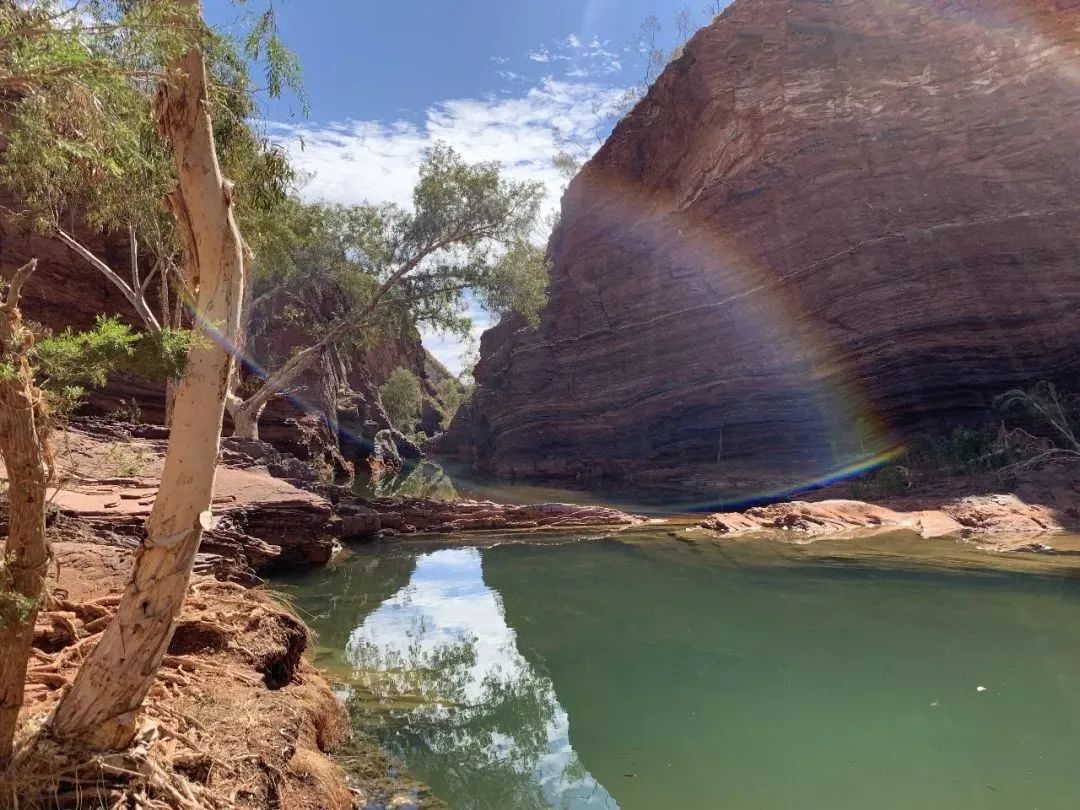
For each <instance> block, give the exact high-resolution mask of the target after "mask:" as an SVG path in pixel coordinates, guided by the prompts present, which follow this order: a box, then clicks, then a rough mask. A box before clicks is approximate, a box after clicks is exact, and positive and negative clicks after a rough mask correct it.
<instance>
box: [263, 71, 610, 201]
mask: <svg viewBox="0 0 1080 810" xmlns="http://www.w3.org/2000/svg"><path fill="white" fill-rule="evenodd" d="M622 92H623V91H622V89H621V88H618V87H606V86H602V85H598V84H595V83H591V82H581V81H576V82H575V81H561V80H556V79H553V78H545V79H543V80H541V81H540V83H539V84H537V85H536V86H534V87H530V88H528V89H523V92H521V93H520V94H518V95H514V96H511V97H486V98H460V99H450V100H447V101H443V102H439V103H438V104H434V105H432V106H431V107H429V108H428V109H427V110H426V111H425V112H424V115H423V120H422V121H421V122H420V123H413V122H409V121H396V122H384V121H363V120H348V121H341V122H335V123H330V124H325V125H320V124H291V123H275V122H271V123H270V124H268V129H269V133H270V135H271V136H272V137H273V138H274V139H275V140H277V141H280V142H281V143H283V144H284V145H285V146H286V148H287V149H289V151H290V153H291V156H292V158H293V161H294V163H295V164H296V165H297V166H298V167H299V168H300V169H301V170H303V171H304V172H305V173H307V174H310V175H311V180H310V182H309V183H308V184H307V185H306V186H305V188H304V189H303V192H302V193H303V195H304V196H305V197H307V198H309V199H322V200H330V201H334V202H343V203H356V202H360V201H363V200H369V201H372V202H382V201H391V202H396V203H399V204H401V205H408V204H409V202H410V200H411V197H412V188H413V185H414V184H415V183H416V178H417V170H418V167H419V165H420V162H421V160H422V159H423V153H424V150H425V149H427V148H429V147H430V146H432V145H433V144H434V143H435V142H436V141H445V142H447V143H449V144H450V145H451V146H453V147H454V148H455V149H457V150H458V151H459V152H460V153H461V154H462V155H463V156H464V157H465V158H466V159H467V160H473V161H476V160H497V161H499V162H500V163H501V164H502V166H503V170H504V173H505V174H506V175H507V176H508V177H511V178H513V179H516V180H539V181H540V182H542V183H544V184H545V185H546V186H547V187H548V189H549V195H548V206H549V207H550V208H553V207H554V206H555V202H556V195H557V194H558V193H559V191H558V190H559V188H560V186H561V180H560V178H559V174H558V172H557V171H556V170H555V169H554V167H553V166H552V165H551V159H552V156H553V155H555V154H556V153H557V152H558V151H559V141H558V137H557V135H556V132H557V133H558V134H559V136H561V137H563V138H570V139H575V140H578V141H582V142H588V141H590V140H594V136H593V131H594V129H595V127H596V121H597V115H598V114H601V113H603V114H606V113H607V112H609V111H610V110H613V109H615V107H616V106H617V104H618V102H619V99H620V97H621V94H622Z"/></svg>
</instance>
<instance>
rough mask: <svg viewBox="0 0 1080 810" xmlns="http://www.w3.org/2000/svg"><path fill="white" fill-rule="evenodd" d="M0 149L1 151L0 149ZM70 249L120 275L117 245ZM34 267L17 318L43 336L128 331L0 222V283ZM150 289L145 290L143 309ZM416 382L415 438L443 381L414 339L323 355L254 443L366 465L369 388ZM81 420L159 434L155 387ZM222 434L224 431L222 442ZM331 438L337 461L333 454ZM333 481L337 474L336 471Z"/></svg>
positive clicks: (86, 271) (275, 341)
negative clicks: (103, 321) (121, 419)
mask: <svg viewBox="0 0 1080 810" xmlns="http://www.w3.org/2000/svg"><path fill="white" fill-rule="evenodd" d="M0 146H2V144H0ZM0 208H4V209H10V210H17V209H18V204H17V202H16V201H14V200H12V199H11V197H10V195H8V194H6V193H5V192H4V191H3V190H2V189H0ZM76 230H77V231H78V233H79V236H80V239H82V240H83V241H84V243H85V244H86V245H87V246H88V247H89V248H90V249H91V250H93V251H94V252H95V253H96V254H97V255H99V256H101V257H102V258H103V259H104V260H105V261H107V262H108V263H109V264H110V265H111V266H113V267H114V268H117V269H118V270H119V271H120V272H121V274H122V275H123V274H126V272H127V269H128V267H129V250H128V246H127V237H126V235H125V236H124V237H123V238H121V237H120V236H119V235H114V234H95V233H91V232H88V231H86V230H84V229H82V228H76ZM31 258H37V259H38V270H37V272H35V273H34V275H33V276H31V278H30V281H29V282H28V283H27V285H26V288H25V291H24V294H23V297H22V301H23V306H22V309H23V311H24V313H25V314H26V316H27V317H28V318H30V319H32V320H33V321H35V322H37V323H39V324H42V325H43V326H45V327H47V328H48V329H50V330H53V331H61V330H63V329H65V328H67V327H69V326H70V327H71V328H73V329H76V330H80V329H87V328H90V327H91V326H93V324H94V319H95V317H96V316H98V315H109V316H118V317H119V318H120V319H121V320H122V321H124V322H126V323H129V324H131V325H132V326H134V327H135V328H137V329H141V328H142V325H141V323H140V322H139V321H138V318H137V317H136V315H135V313H134V312H133V311H132V309H131V306H130V304H129V303H128V302H127V300H126V299H125V298H124V297H123V295H121V294H120V292H119V291H118V290H117V289H116V288H115V287H114V286H113V285H112V284H111V283H110V282H109V281H108V280H107V279H105V277H104V276H102V275H101V274H100V273H98V272H97V271H96V270H94V269H93V268H92V267H90V266H89V265H88V264H87V263H86V262H85V261H84V260H83V259H82V258H81V257H79V256H77V255H76V254H75V253H74V252H72V251H71V250H69V249H68V248H67V247H66V246H65V245H63V244H62V243H61V242H59V241H57V240H55V239H50V238H47V237H44V236H41V235H39V234H36V233H34V232H32V231H31V230H29V229H27V228H25V227H22V226H20V225H18V224H16V223H14V222H12V221H11V220H9V219H8V218H7V217H3V216H0V276H3V277H4V278H8V277H10V275H11V274H12V273H13V272H14V270H15V269H16V268H17V267H19V266H21V265H22V264H24V263H25V262H27V261H29V260H30V259H31ZM155 292H156V285H152V287H151V302H152V305H153V307H154V309H155V312H156V311H157V302H156V299H154V298H153V295H154V293H155ZM299 344H300V336H299V335H298V334H296V333H293V332H290V331H289V330H283V329H274V330H268V333H267V334H265V335H264V334H257V335H256V336H255V337H254V338H253V339H252V341H251V345H250V349H249V352H250V357H251V358H253V359H254V360H255V361H256V362H257V363H258V364H260V365H266V364H267V361H268V359H270V358H277V359H278V360H280V358H282V357H288V356H289V354H290V353H291V352H292V351H294V350H295V348H296V347H297V346H298V345H299ZM399 366H404V367H405V368H407V369H409V370H410V371H412V372H413V373H414V374H416V375H417V376H418V377H419V378H420V379H421V381H422V383H423V387H424V392H425V395H426V401H425V410H424V420H423V421H424V424H423V425H422V427H423V429H424V430H426V431H427V432H428V433H429V434H431V433H434V432H435V431H436V430H437V429H438V428H439V424H440V420H441V418H442V417H441V414H440V413H438V412H437V411H436V410H435V409H434V407H433V406H432V402H433V401H434V400H435V398H436V391H435V386H437V385H438V383H439V382H440V381H441V380H442V379H443V378H444V377H445V376H447V372H446V370H445V369H444V368H442V366H441V365H440V364H439V363H438V362H437V361H435V360H434V359H433V358H432V357H431V356H430V355H429V354H428V353H427V352H426V351H425V350H424V347H423V345H422V343H421V341H420V336H419V334H417V333H415V332H414V333H411V334H406V335H404V336H402V337H401V338H400V339H398V340H391V341H385V342H383V343H381V344H379V345H376V346H374V347H372V348H371V349H368V350H367V351H366V352H351V353H350V352H336V351H331V352H328V353H327V354H326V355H325V356H324V357H323V358H322V360H321V362H320V363H319V364H318V365H317V366H316V367H315V368H314V369H312V371H311V372H310V373H308V374H307V375H305V376H304V377H303V378H302V379H301V380H300V383H299V384H298V385H297V386H295V387H294V390H292V391H291V392H290V395H289V396H288V397H282V398H279V399H276V400H274V401H273V402H272V403H271V404H270V405H269V406H268V407H267V410H266V412H265V413H264V415H263V418H262V420H261V422H260V436H261V437H262V438H264V439H266V440H267V441H269V442H271V443H272V444H274V445H275V447H277V448H278V449H279V450H282V451H284V452H288V453H292V454H294V455H296V456H298V457H300V458H302V459H304V460H314V459H321V460H323V461H324V462H327V463H329V464H331V465H332V466H334V467H336V468H340V466H341V464H342V462H343V461H344V460H346V459H347V460H350V461H351V460H357V459H366V458H367V456H368V454H370V452H371V448H372V440H373V438H374V436H375V433H376V432H378V431H379V430H383V429H388V428H390V427H391V425H390V421H389V419H388V418H387V416H386V413H385V411H384V410H383V408H382V404H381V402H380V401H379V395H378V386H379V385H381V384H382V383H383V382H385V381H386V379H387V378H388V377H389V375H390V373H391V372H392V371H393V370H394V369H396V368H398V367H399ZM84 411H85V412H86V413H88V414H93V415H115V414H119V413H123V414H124V416H125V417H126V418H128V419H137V420H140V421H141V420H145V421H147V422H152V423H157V424H163V423H164V421H165V385H164V381H160V382H159V381H157V380H147V379H143V378H140V377H136V376H132V375H123V374H117V375H114V376H113V377H112V378H111V379H110V380H109V384H108V386H107V387H106V388H104V389H101V390H94V391H91V392H90V395H89V397H88V402H87V404H86V406H85V408H84ZM229 431H230V426H229V425H227V426H226V431H225V432H226V434H228V433H229ZM339 432H340V434H341V435H340V438H341V445H342V447H341V449H342V451H343V452H344V458H342V456H341V455H340V454H338V453H337V447H336V442H337V438H338V433H339ZM336 472H341V470H340V469H337V470H336Z"/></svg>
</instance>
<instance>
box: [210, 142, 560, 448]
mask: <svg viewBox="0 0 1080 810" xmlns="http://www.w3.org/2000/svg"><path fill="white" fill-rule="evenodd" d="M542 198H543V187H542V186H541V185H540V184H538V183H532V182H511V181H508V180H507V179H505V178H504V177H503V176H502V174H501V172H500V168H499V165H498V164H497V163H493V162H483V163H468V162H466V161H465V160H463V159H462V157H461V156H460V155H458V154H457V153H456V152H455V151H454V150H453V149H452V148H450V147H449V146H447V145H445V144H436V145H435V146H434V147H432V148H431V149H430V150H429V151H428V152H427V154H426V155H425V158H424V161H423V163H422V165H421V166H420V176H419V180H418V182H417V184H416V187H415V188H414V190H413V199H412V206H411V208H409V209H406V208H403V207H401V206H398V205H393V204H383V205H371V204H365V205H357V206H336V205H315V206H303V205H298V206H297V208H296V209H295V217H296V221H297V222H299V227H298V229H297V230H298V231H300V232H301V233H302V234H304V236H303V238H301V239H300V240H299V241H298V243H297V245H296V249H295V250H294V252H293V254H292V256H291V259H290V261H289V262H287V263H284V264H283V265H282V266H281V267H280V268H278V273H277V274H276V275H271V276H269V277H268V278H266V279H265V280H263V281H261V284H262V287H261V288H260V290H261V292H260V294H259V296H258V299H256V300H271V299H273V298H274V297H275V296H278V297H284V298H285V299H286V300H292V301H295V302H299V304H300V305H301V307H303V306H304V305H305V301H306V302H308V303H310V300H311V296H313V295H315V296H317V295H321V294H322V292H324V291H325V290H326V289H327V288H328V287H333V288H335V289H336V290H337V291H338V292H339V293H340V296H339V298H340V306H339V307H338V309H337V310H336V311H334V312H333V313H332V314H331V315H330V316H329V317H326V316H325V314H320V313H318V312H316V311H315V310H314V309H311V311H310V313H309V314H307V315H305V316H304V317H302V318H300V319H298V321H299V322H300V323H302V324H303V326H304V329H305V335H306V337H307V343H306V345H304V346H302V347H301V348H299V349H298V350H297V351H295V352H294V353H293V354H292V356H291V357H289V358H287V359H285V360H284V362H282V363H281V364H280V365H279V366H278V367H277V368H275V369H272V370H269V371H264V372H261V373H259V374H258V375H257V379H256V381H255V384H254V385H253V386H251V385H246V386H243V387H241V388H240V389H238V390H237V391H234V392H233V394H232V396H230V399H229V404H228V408H229V413H230V415H231V416H232V418H233V424H234V426H235V432H236V434H237V435H239V436H245V437H249V438H257V437H258V423H259V417H260V416H261V414H262V412H263V409H264V408H265V407H266V405H267V404H268V403H269V402H270V401H271V400H272V399H273V398H274V397H276V396H278V395H280V394H282V393H285V392H287V391H288V390H290V388H292V387H293V386H295V385H296V383H297V380H298V379H299V378H300V377H301V375H302V374H303V373H304V372H305V371H307V370H308V369H309V368H311V367H312V366H313V365H314V364H315V363H316V362H317V361H318V360H319V358H320V357H321V356H322V353H323V352H325V351H327V350H329V349H330V348H331V347H334V346H340V345H342V344H347V343H349V342H357V341H359V342H363V341H365V340H367V341H369V342H370V340H371V339H372V336H374V335H381V334H385V330H386V329H388V328H392V327H393V326H394V325H395V324H397V325H400V324H401V323H408V324H410V325H420V324H427V325H430V326H432V327H435V328H437V329H440V330H443V331H450V332H456V333H459V334H467V333H468V331H469V328H470V325H471V322H470V320H469V318H468V317H467V316H465V315H463V314H462V313H463V310H464V305H465V303H466V301H467V296H472V297H473V298H474V299H475V300H477V301H478V302H479V303H480V304H481V305H482V306H484V307H485V308H486V309H488V310H489V311H491V312H494V313H504V312H509V311H511V310H514V311H518V312H520V313H522V314H523V315H525V316H526V317H527V318H529V319H530V320H532V321H533V322H535V321H536V319H537V318H538V316H539V311H540V309H541V308H542V306H543V304H544V299H545V288H546V283H547V268H546V264H545V260H544V254H543V251H542V249H540V248H538V247H536V246H535V245H534V244H532V242H531V239H532V238H533V237H534V236H535V232H536V228H537V220H538V215H539V210H540V203H541V200H542ZM313 316H314V317H313ZM241 394H243V396H242V395H241Z"/></svg>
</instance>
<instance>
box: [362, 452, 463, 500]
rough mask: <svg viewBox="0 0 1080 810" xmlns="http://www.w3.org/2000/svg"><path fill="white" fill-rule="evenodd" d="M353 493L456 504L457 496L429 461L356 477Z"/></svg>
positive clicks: (441, 470)
mask: <svg viewBox="0 0 1080 810" xmlns="http://www.w3.org/2000/svg"><path fill="white" fill-rule="evenodd" d="M353 490H354V491H355V492H356V494H357V495H362V496H363V497H365V498H382V497H389V496H396V497H407V498H433V499H434V500H437V501H456V500H457V499H458V498H459V497H460V495H459V494H458V491H457V489H456V488H455V487H454V482H453V481H452V480H451V479H450V476H449V475H447V474H446V473H445V472H444V471H443V469H442V467H440V466H439V465H438V464H434V463H432V462H430V461H421V462H420V463H419V464H417V465H415V466H413V467H404V468H402V469H401V470H399V471H398V472H393V473H381V474H378V475H375V474H372V475H368V476H363V475H358V476H357V478H356V481H355V483H354V486H353Z"/></svg>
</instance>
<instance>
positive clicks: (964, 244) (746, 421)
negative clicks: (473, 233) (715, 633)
mask: <svg viewBox="0 0 1080 810" xmlns="http://www.w3.org/2000/svg"><path fill="white" fill-rule="evenodd" d="M1078 32H1080V4H1078V3H1076V2H1073V0H1030V2H1015V0H948V2H945V1H944V0H942V1H941V2H916V3H908V2H894V1H893V0H827V1H826V2H822V0H735V2H734V3H733V4H732V5H731V6H730V7H729V8H728V9H727V10H725V11H724V12H723V13H722V14H721V15H720V16H719V17H718V18H717V19H716V20H715V21H714V22H713V23H712V24H711V25H710V26H708V27H706V28H704V29H702V30H701V31H700V32H698V33H697V35H696V36H694V37H693V39H691V41H690V42H689V43H688V44H687V45H686V47H685V49H684V50H683V53H682V55H681V56H680V57H679V58H678V59H676V60H674V61H673V62H672V63H671V64H669V65H668V67H667V69H666V70H665V71H664V72H663V74H662V75H661V76H660V78H659V79H658V81H657V82H656V83H655V84H654V85H653V87H652V88H651V89H650V90H649V92H648V94H647V95H646V96H645V97H644V99H643V100H642V101H641V102H640V103H638V104H637V106H636V107H635V108H634V110H633V111H632V112H631V113H630V114H629V115H628V116H627V117H626V118H624V119H623V120H622V121H621V122H620V123H619V124H618V126H617V127H616V128H615V130H614V132H613V133H612V135H611V137H610V138H609V139H608V140H607V142H606V143H605V144H604V145H603V147H602V148H601V149H600V151H599V152H598V153H597V155H596V156H595V157H594V158H593V159H592V160H591V161H590V162H589V163H588V164H586V166H585V167H584V169H583V170H582V171H581V172H580V174H579V175H578V176H577V177H576V178H575V179H574V180H573V182H572V183H571V184H570V186H569V188H568V189H567V191H566V193H565V195H564V198H563V202H562V216H561V220H560V225H559V227H558V228H557V230H556V232H555V234H554V235H553V237H552V239H551V243H550V258H551V262H552V265H551V284H550V289H549V293H550V300H549V303H548V305H547V308H546V309H545V310H544V313H543V316H542V319H541V323H540V326H539V328H538V329H536V330H533V329H530V328H528V327H527V326H526V325H525V324H524V323H522V322H520V321H518V320H515V319H509V320H504V322H503V323H501V324H500V325H499V326H498V327H496V328H495V329H492V330H490V331H488V332H487V333H486V334H485V335H484V337H483V339H482V342H481V360H480V364H479V366H478V367H477V369H476V375H475V376H476V379H477V382H478V386H479V387H478V391H477V394H476V396H475V399H474V402H473V405H472V407H471V408H469V409H467V410H465V411H463V412H462V413H461V415H460V416H459V417H458V418H457V419H456V420H455V422H454V424H453V426H452V429H451V431H450V435H448V436H447V437H446V438H445V439H444V440H443V441H442V442H441V443H440V444H439V445H438V448H439V450H440V451H441V452H444V453H454V454H457V455H459V456H462V457H465V458H468V459H470V460H471V461H473V462H474V463H475V464H476V465H478V466H479V467H481V468H483V469H485V470H487V471H489V472H493V473H496V474H498V475H500V476H503V477H530V478H564V479H566V478H569V479H578V480H580V481H584V482H590V481H595V480H596V479H598V478H630V479H635V480H638V481H651V482H665V481H666V482H670V481H676V482H686V481H688V480H694V481H696V482H699V483H702V484H704V485H705V488H706V489H709V488H711V489H712V490H713V491H716V490H717V489H724V488H728V489H730V488H732V487H731V485H732V484H737V483H738V482H739V481H751V482H752V481H755V480H761V478H762V477H770V478H771V479H773V480H774V483H775V484H777V485H779V484H784V483H787V484H789V485H790V484H791V483H793V482H804V481H807V480H813V479H815V478H817V477H819V476H820V475H821V474H822V473H823V472H824V471H834V470H837V469H840V468H843V467H845V466H847V465H848V464H850V463H852V462H853V461H858V460H861V459H864V458H866V457H868V456H872V455H874V453H876V452H878V451H880V450H883V449H885V448H887V447H889V446H891V445H892V444H893V443H894V442H896V441H897V440H899V439H903V438H904V437H905V436H906V435H908V434H909V433H912V432H915V431H920V432H921V431H924V430H933V429H936V428H942V427H948V426H952V425H955V424H957V423H962V422H964V421H965V420H966V419H969V418H972V417H973V416H974V415H976V414H979V413H982V412H984V411H985V409H987V408H988V407H989V405H990V404H991V402H992V400H993V398H994V396H995V395H998V394H1000V393H1002V392H1003V391H1005V390H1006V389H1008V388H1010V387H1013V386H1017V385H1028V384H1030V383H1032V382H1034V381H1036V380H1040V379H1047V380H1052V381H1055V382H1056V383H1057V384H1058V386H1059V387H1060V388H1062V389H1064V390H1078V389H1080V356H1078V355H1077V353H1076V351H1075V346H1076V344H1077V341H1078V339H1080V320H1078V319H1077V318H1076V317H1075V313H1076V312H1077V309H1078V307H1080V274H1078V273H1077V272H1076V268H1077V267H1078V266H1080V230H1078V229H1077V228H1076V220H1077V215H1078V204H1077V198H1078V190H1080V88H1078V85H1077V83H1076V80H1075V76H1076V68H1077V65H1080V33H1078ZM759 491H760V490H759Z"/></svg>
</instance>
